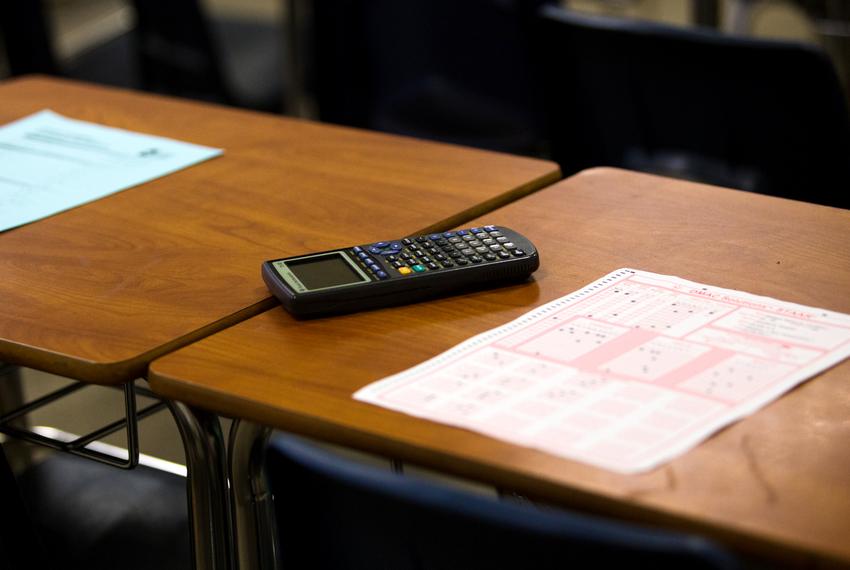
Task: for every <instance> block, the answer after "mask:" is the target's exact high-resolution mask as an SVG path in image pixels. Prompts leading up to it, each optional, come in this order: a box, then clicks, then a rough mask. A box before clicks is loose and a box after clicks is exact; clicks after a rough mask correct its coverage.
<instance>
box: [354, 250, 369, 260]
mask: <svg viewBox="0 0 850 570" xmlns="http://www.w3.org/2000/svg"><path fill="white" fill-rule="evenodd" d="M357 257H359V258H360V259H369V254H368V253H366V252H365V251H361V252H360V253H358V254H357Z"/></svg>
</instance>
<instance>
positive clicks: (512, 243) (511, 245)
mask: <svg viewBox="0 0 850 570" xmlns="http://www.w3.org/2000/svg"><path fill="white" fill-rule="evenodd" d="M502 245H504V246H505V247H506V248H508V249H516V244H514V242H512V241H509V242H507V243H504V244H502Z"/></svg>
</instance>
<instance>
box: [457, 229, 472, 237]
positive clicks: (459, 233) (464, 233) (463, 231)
mask: <svg viewBox="0 0 850 570" xmlns="http://www.w3.org/2000/svg"><path fill="white" fill-rule="evenodd" d="M468 233H469V232H468V231H466V230H458V231H457V235H459V236H465V235H466V234H468Z"/></svg>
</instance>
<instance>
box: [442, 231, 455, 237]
mask: <svg viewBox="0 0 850 570" xmlns="http://www.w3.org/2000/svg"><path fill="white" fill-rule="evenodd" d="M454 235H455V233H454V232H443V237H444V238H450V237H453V236H454Z"/></svg>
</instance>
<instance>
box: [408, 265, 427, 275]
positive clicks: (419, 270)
mask: <svg viewBox="0 0 850 570" xmlns="http://www.w3.org/2000/svg"><path fill="white" fill-rule="evenodd" d="M411 269H412V270H414V271H415V272H416V273H422V272H423V271H425V267H424V266H422V265H419V264H416V265H414V266H413V267H411Z"/></svg>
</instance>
